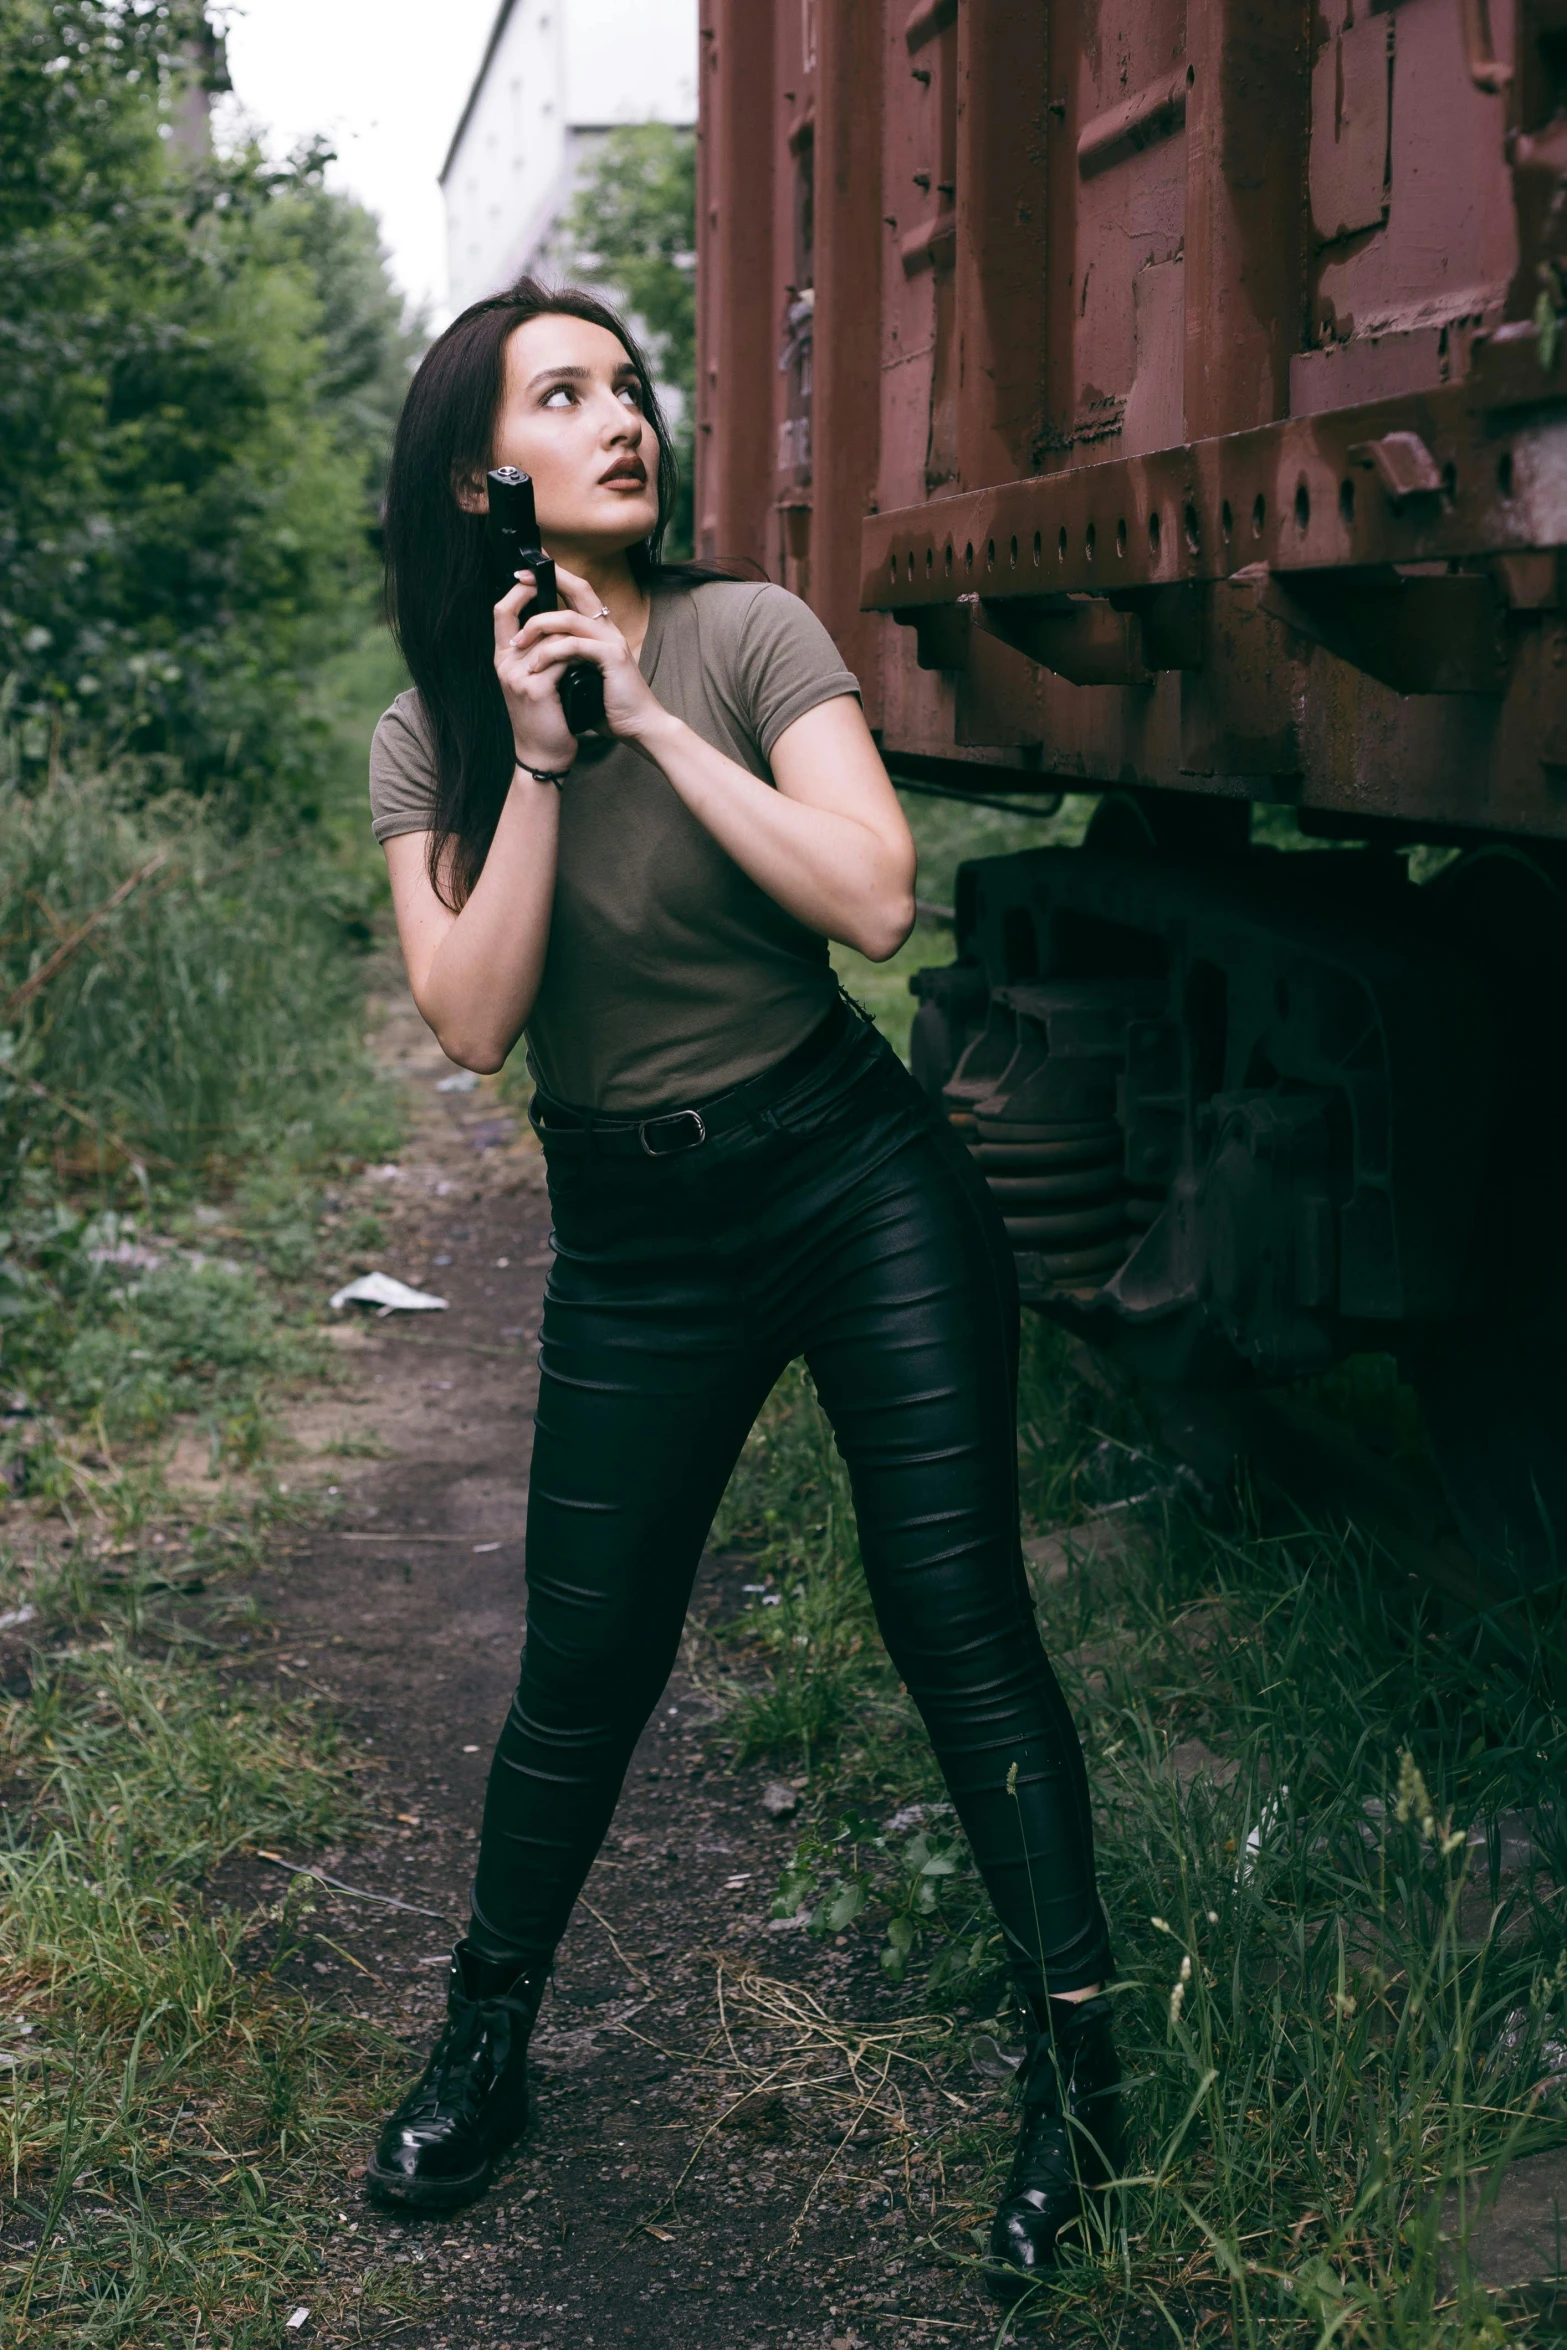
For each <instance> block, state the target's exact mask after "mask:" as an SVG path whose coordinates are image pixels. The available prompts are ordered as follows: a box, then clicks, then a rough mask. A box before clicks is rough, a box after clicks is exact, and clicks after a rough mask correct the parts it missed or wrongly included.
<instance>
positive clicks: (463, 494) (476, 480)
mask: <svg viewBox="0 0 1567 2350" xmlns="http://www.w3.org/2000/svg"><path fill="white" fill-rule="evenodd" d="M452 496H453V497H454V498H455V499H456V500H457V503H458V505H459V506H460V507H461V508H462V510H463V512H464V513H465V514H488V512H489V511H490V492H489V485H488V484H487V483H486V481H485V478H484V476H483V474H482V473H474V472H463V473H459V472H457V471H456V470H455V469H454V470H453V473H452Z"/></svg>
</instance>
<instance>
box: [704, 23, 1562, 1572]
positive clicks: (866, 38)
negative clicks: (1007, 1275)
mask: <svg viewBox="0 0 1567 2350" xmlns="http://www.w3.org/2000/svg"><path fill="white" fill-rule="evenodd" d="M701 40H702V68H701V101H700V102H701V151H700V174H699V198H698V201H699V252H700V267H699V307H700V328H699V361H698V364H699V384H698V414H697V423H698V435H697V445H698V479H697V517H698V544H699V549H700V550H701V551H702V552H705V553H711V554H717V555H728V556H738V557H741V558H744V559H747V560H749V561H751V562H753V563H757V564H760V565H761V566H762V567H763V568H764V569H765V570H766V571H767V572H768V573H769V574H770V575H771V576H773V577H775V578H780V579H782V580H784V581H785V582H786V584H788V585H789V586H791V587H793V588H794V589H796V591H797V592H798V593H800V594H801V595H803V596H805V597H806V598H807V599H808V600H809V601H810V602H811V603H812V604H813V605H814V606H815V608H816V610H817V611H818V612H819V613H820V614H821V615H822V617H823V619H824V620H825V621H826V623H827V625H828V626H829V627H830V628H831V629H832V631H833V633H834V635H835V636H836V638H837V639H838V641H839V643H840V644H841V645H842V647H843V649H844V652H845V654H846V656H847V658H848V659H849V660H850V662H851V664H852V665H853V667H854V668H855V670H856V672H857V673H858V675H859V676H860V677H861V679H862V681H863V684H864V689H865V698H866V707H867V711H868V713H869V715H870V717H871V721H872V723H873V725H874V726H875V727H876V728H877V730H878V733H879V737H880V740H881V742H882V746H883V750H884V754H885V756H886V757H887V759H888V762H889V764H890V765H891V767H892V768H893V770H894V772H901V773H903V774H904V775H906V776H908V777H910V778H913V779H916V780H918V779H923V780H924V781H925V782H927V783H937V784H944V785H946V786H947V787H949V788H952V789H954V790H958V791H961V790H963V789H965V788H968V789H974V788H984V789H986V790H988V791H994V790H996V789H997V788H1002V789H1006V788H1012V789H1029V790H1033V791H1036V792H1037V791H1042V790H1046V789H1049V788H1077V789H1084V790H1091V791H1095V792H1098V793H1100V794H1101V795H1102V797H1101V799H1100V801H1099V805H1098V810H1097V813H1096V815H1095V818H1094V821H1093V825H1092V827H1091V829H1090V832H1089V836H1088V840H1087V843H1086V845H1085V846H1084V847H1083V848H1082V849H1081V850H1072V851H1041V852H1036V853H1034V854H1032V855H1029V856H1020V857H1011V858H995V859H989V860H986V861H984V862H982V863H976V864H973V865H970V866H967V867H965V868H964V869H963V873H962V876H961V879H960V888H959V904H958V925H957V942H956V943H957V955H956V960H955V961H954V962H953V963H952V964H951V965H950V966H948V967H947V968H945V969H943V970H936V971H931V972H927V973H922V974H921V975H920V979H919V981H918V983H917V992H918V993H919V994H920V996H921V1006H920V1010H919V1013H918V1015H917V1019H916V1029H915V1046H914V1050H915V1060H916V1067H917V1071H918V1073H919V1075H920V1077H921V1079H922V1082H924V1083H925V1084H926V1085H927V1086H928V1087H929V1088H930V1089H931V1091H932V1092H933V1093H935V1094H938V1095H939V1096H940V1097H941V1098H942V1100H943V1102H944V1104H945V1107H946V1109H947V1111H948V1114H949V1115H951V1116H952V1117H954V1118H955V1119H956V1120H957V1121H958V1122H959V1123H960V1125H961V1126H962V1128H963V1130H964V1132H965V1133H966V1135H967V1136H968V1139H969V1141H970V1143H971V1145H972V1147H973V1148H974V1149H975V1150H976V1151H977V1153H978V1154H979V1157H980V1162H981V1164H982V1165H983V1166H984V1167H985V1168H986V1171H987V1175H988V1176H989V1178H990V1180H991V1181H992V1184H993V1186H994V1188H995V1189H996V1191H997V1195H998V1197H999V1198H1000V1200H1001V1202H1002V1205H1003V1212H1004V1213H1005V1214H1006V1216H1007V1221H1008V1226H1009V1230H1010V1231H1011V1234H1012V1238H1013V1244H1014V1248H1015V1251H1016V1253H1017V1258H1018V1265H1019V1273H1020V1278H1021V1280H1022V1283H1023V1287H1024V1293H1025V1295H1026V1296H1027V1297H1028V1298H1030V1299H1031V1300H1032V1301H1033V1302H1034V1303H1036V1304H1039V1305H1040V1306H1042V1307H1044V1308H1045V1309H1046V1310H1048V1311H1050V1312H1052V1313H1054V1314H1056V1315H1058V1316H1060V1317H1062V1318H1065V1319H1067V1320H1069V1321H1071V1322H1073V1323H1074V1324H1075V1325H1076V1326H1077V1327H1079V1328H1080V1329H1081V1330H1082V1331H1083V1332H1084V1333H1085V1334H1086V1335H1087V1336H1089V1337H1090V1338H1091V1339H1092V1340H1093V1341H1094V1342H1095V1343H1096V1344H1098V1345H1100V1346H1102V1347H1105V1348H1108V1349H1110V1350H1111V1351H1113V1352H1115V1353H1117V1354H1119V1355H1121V1356H1122V1357H1124V1358H1125V1359H1127V1360H1128V1361H1129V1362H1131V1363H1133V1364H1134V1365H1136V1366H1137V1367H1138V1368H1139V1369H1140V1370H1141V1372H1142V1373H1143V1374H1144V1375H1145V1376H1146V1377H1147V1378H1149V1379H1150V1380H1152V1381H1154V1382H1157V1383H1161V1384H1162V1385H1163V1386H1164V1387H1165V1388H1167V1389H1179V1388H1182V1387H1185V1388H1187V1389H1192V1388H1209V1389H1214V1388H1225V1387H1229V1388H1232V1389H1239V1388H1245V1387H1247V1386H1249V1385H1254V1384H1256V1383H1259V1382H1267V1381H1278V1380H1283V1379H1288V1378H1291V1377H1294V1376H1297V1375H1299V1374H1301V1373H1303V1372H1309V1371H1312V1370H1316V1369H1319V1368H1322V1367H1324V1366H1326V1365H1328V1364H1329V1363H1331V1362H1332V1361H1334V1360H1335V1359H1336V1358H1338V1357H1341V1356H1343V1355H1344V1354H1346V1353H1349V1352H1354V1351H1359V1350H1364V1349H1368V1348H1374V1349H1377V1350H1381V1351H1389V1352H1392V1353H1393V1354H1395V1355H1396V1356H1397V1357H1398V1359H1399V1361H1400V1363H1401V1365H1402V1366H1403V1368H1404V1370H1405V1372H1406V1374H1407V1375H1408V1376H1409V1377H1410V1378H1411V1379H1412V1380H1413V1381H1414V1382H1415V1384H1416V1386H1417V1388H1418V1390H1419V1392H1420V1395H1421V1398H1422V1403H1423V1406H1424V1410H1425V1416H1426V1421H1427V1426H1428V1430H1429V1432H1430V1435H1431V1438H1432V1442H1433V1446H1434V1449H1435V1451H1436V1454H1437V1457H1438V1459H1439V1461H1440V1464H1441V1467H1442V1472H1443V1478H1444V1482H1445V1484H1446V1486H1447V1489H1448V1493H1449V1497H1450V1499H1451V1501H1452V1503H1453V1507H1454V1509H1455V1512H1456V1514H1457V1516H1458V1518H1459V1521H1460V1524H1461V1526H1462V1527H1463V1530H1464V1533H1465V1535H1466V1537H1467V1539H1468V1541H1469V1543H1470V1546H1471V1549H1472V1550H1473V1552H1474V1553H1475V1555H1476V1557H1477V1559H1479V1560H1480V1561H1481V1562H1482V1566H1483V1570H1484V1574H1485V1576H1486V1578H1487V1587H1488V1588H1495V1587H1498V1586H1501V1587H1506V1586H1508V1585H1510V1584H1512V1583H1514V1582H1516V1581H1517V1580H1518V1579H1520V1578H1521V1579H1522V1580H1523V1581H1524V1582H1526V1583H1527V1584H1529V1585H1530V1586H1532V1587H1534V1588H1536V1589H1538V1588H1541V1587H1543V1586H1545V1585H1548V1584H1550V1583H1551V1582H1553V1581H1554V1580H1555V1578H1556V1577H1557V1575H1558V1574H1559V1571H1560V1570H1559V1564H1558V1558H1557V1552H1558V1543H1559V1538H1560V1537H1561V1536H1563V1535H1567V1385H1564V1378H1563V1373H1562V1371H1561V1369H1560V1367H1559V1362H1558V1357H1559V1356H1560V1353H1561V1347H1560V1340H1559V1333H1560V1331H1561V1328H1562V1323H1563V1317H1564V1313H1567V1239H1564V1235H1563V1232H1562V1229H1561V1218H1560V1216H1559V1214H1558V1212H1557V1209H1556V1204H1555V1192H1556V1181H1555V1176H1556V1170H1557V1168H1558V1167H1559V1166H1560V1165H1561V1164H1562V1163H1563V1160H1564V1155H1567V1114H1564V1107H1563V1103H1564V1098H1567V1097H1564V1089H1563V1086H1562V1082H1561V1080H1562V1074H1563V1071H1562V1048H1561V1031H1562V1025H1563V1022H1562V1014H1563V1010H1564V1007H1567V923H1564V922H1563V919H1562V915H1563V910H1564V909H1563V902H1562V900H1563V891H1564V889H1567V609H1564V607H1563V602H1562V597H1561V588H1560V580H1561V550H1562V548H1563V547H1564V546H1567V356H1562V355H1560V353H1561V346H1562V345H1563V343H1564V342H1567V331H1564V323H1567V0H1075V4H1073V5H1066V4H1065V0H1055V4H1051V0H920V5H918V6H915V7H913V8H910V7H909V6H908V5H907V0H703V8H702V32H701ZM1259 809H1263V810H1268V809H1271V810H1274V811H1276V812H1282V813H1275V814H1274V815H1273V816H1272V817H1271V818H1269V819H1267V820H1266V821H1265V822H1263V823H1259V822H1258V820H1257V811H1258V810H1259ZM1291 824H1293V825H1294V826H1296V827H1298V830H1299V832H1300V834H1301V835H1303V836H1305V838H1306V839H1307V840H1314V841H1316V842H1319V843H1327V844H1331V843H1335V842H1336V843H1340V844H1343V845H1340V846H1337V847H1334V846H1328V847H1326V849H1325V850H1324V851H1319V853H1318V854H1315V855H1310V856H1303V855H1299V854H1295V853H1292V852H1290V851H1288V850H1285V849H1281V848H1277V847H1270V846H1268V845H1265V844H1266V842H1267V841H1268V840H1276V839H1277V838H1279V837H1280V832H1281V827H1286V826H1289V825H1291ZM1416 845H1418V847H1419V851H1420V854H1419V856H1418V857H1417V858H1416V859H1414V860H1413V861H1411V860H1410V859H1409V857H1408V856H1407V855H1406V852H1407V851H1408V850H1409V849H1410V848H1411V847H1412V846H1416ZM1434 850H1435V851H1445V852H1446V853H1447V854H1446V862H1445V865H1444V867H1443V869H1442V870H1441V872H1440V873H1439V874H1438V875H1437V876H1436V878H1434V879H1431V880H1428V881H1425V882H1423V883H1420V884H1419V885H1417V883H1416V880H1415V879H1414V878H1413V875H1414V874H1415V873H1416V872H1419V871H1429V870H1430V868H1431V867H1432V866H1433V865H1434V864H1435V863H1436V862H1438V859H1437V858H1436V857H1434V856H1433V855H1432V851H1434Z"/></svg>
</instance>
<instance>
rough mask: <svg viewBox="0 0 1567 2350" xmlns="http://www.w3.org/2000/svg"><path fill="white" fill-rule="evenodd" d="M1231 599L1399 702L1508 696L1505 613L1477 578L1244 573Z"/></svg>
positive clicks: (1256, 569) (1258, 568)
mask: <svg viewBox="0 0 1567 2350" xmlns="http://www.w3.org/2000/svg"><path fill="white" fill-rule="evenodd" d="M1229 584H1230V590H1231V592H1232V593H1237V592H1238V593H1249V594H1251V595H1253V596H1255V598H1256V601H1257V606H1258V609H1259V610H1260V611H1263V612H1266V613H1268V614H1270V615H1271V617H1272V618H1273V619H1275V620H1281V621H1282V622H1283V623H1284V625H1285V627H1286V628H1291V629H1293V630H1294V631H1295V633H1296V634H1297V635H1298V636H1304V637H1307V638H1309V639H1310V640H1311V642H1312V643H1313V644H1319V645H1322V646H1324V647H1325V648H1326V650H1327V651H1328V652H1330V653H1333V654H1335V655H1336V656H1337V658H1338V659H1339V660H1341V661H1348V662H1349V663H1350V665H1351V666H1352V667H1353V668H1356V669H1361V670H1364V671H1365V673H1366V675H1367V676H1368V677H1375V678H1379V679H1380V680H1381V682H1382V683H1383V684H1384V685H1390V686H1391V687H1392V688H1393V691H1394V692H1395V693H1400V694H1501V693H1504V692H1505V691H1506V688H1507V655H1506V648H1505V644H1504V641H1503V635H1502V618H1503V605H1502V601H1501V598H1500V597H1499V596H1498V594H1497V591H1496V588H1495V586H1494V585H1493V583H1492V582H1491V581H1490V580H1489V579H1483V578H1481V577H1479V576H1478V575H1477V574H1474V573H1459V574H1457V575H1455V576H1453V577H1451V578H1447V579H1405V578H1404V577H1402V576H1401V575H1400V574H1399V573H1398V572H1396V571H1392V570H1375V571H1340V572H1334V573H1330V574H1326V575H1324V574H1322V573H1320V572H1315V573H1313V572H1308V573H1306V574H1304V575H1300V574H1297V575H1295V576H1293V577H1291V576H1283V577H1281V576H1280V575H1279V574H1278V573H1276V572H1270V571H1269V570H1268V568H1267V566H1266V565H1265V564H1260V563H1259V564H1257V565H1255V566H1253V567H1252V568H1251V569H1250V570H1247V571H1243V572H1238V573H1237V574H1236V575H1235V577H1234V578H1233V579H1232V580H1231V582H1230V583H1229Z"/></svg>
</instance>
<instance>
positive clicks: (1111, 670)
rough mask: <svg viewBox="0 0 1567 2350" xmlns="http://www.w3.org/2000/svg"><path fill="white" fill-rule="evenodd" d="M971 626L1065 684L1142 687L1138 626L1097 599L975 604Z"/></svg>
mask: <svg viewBox="0 0 1567 2350" xmlns="http://www.w3.org/2000/svg"><path fill="white" fill-rule="evenodd" d="M975 625H976V626H977V627H979V628H982V629H984V631H985V633H986V634H987V635H988V636H994V637H999V638H1000V640H1001V642H1002V643H1003V644H1004V645H1010V646H1011V647H1012V648H1013V650H1014V652H1018V653H1025V654H1026V655H1027V656H1028V658H1029V660H1030V661H1037V662H1038V663H1039V666H1040V667H1041V669H1049V670H1051V671H1052V672H1053V673H1054V674H1055V675H1056V676H1057V677H1064V678H1065V679H1066V680H1067V681H1068V683H1069V684H1071V685H1146V684H1147V682H1148V678H1149V675H1150V671H1149V669H1148V665H1147V663H1146V662H1145V661H1144V659H1143V645H1142V628H1141V625H1140V623H1139V622H1138V620H1137V617H1136V615H1135V613H1131V612H1117V611H1115V610H1113V609H1112V607H1111V606H1110V605H1109V604H1107V603H1106V602H1105V600H1104V598H1103V597H1102V596H1040V597H1038V598H1037V599H1036V598H1033V597H1028V596H1015V597H1009V598H1007V599H1005V600H998V601H997V602H995V603H994V604H986V603H984V602H980V601H978V600H976V610H975Z"/></svg>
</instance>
